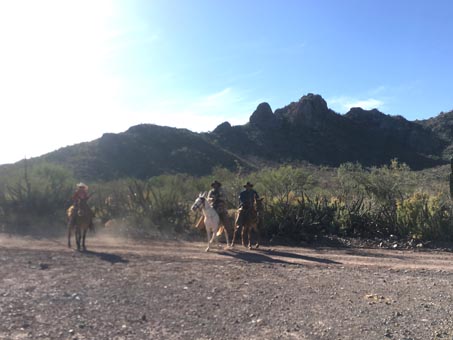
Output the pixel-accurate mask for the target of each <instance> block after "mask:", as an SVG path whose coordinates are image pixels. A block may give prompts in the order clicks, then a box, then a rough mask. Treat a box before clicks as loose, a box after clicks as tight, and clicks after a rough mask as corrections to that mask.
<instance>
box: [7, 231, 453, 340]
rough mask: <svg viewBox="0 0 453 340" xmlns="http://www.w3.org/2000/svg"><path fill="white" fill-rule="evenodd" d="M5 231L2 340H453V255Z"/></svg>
mask: <svg viewBox="0 0 453 340" xmlns="http://www.w3.org/2000/svg"><path fill="white" fill-rule="evenodd" d="M87 246H88V251H87V252H77V251H75V250H73V249H68V248H67V246H66V240H65V239H49V238H46V239H39V240H37V239H33V238H17V237H9V236H7V235H3V236H1V237H0V339H451V337H452V335H453V319H452V313H453V308H452V307H451V306H452V302H453V301H452V296H453V284H452V282H453V254H452V253H449V252H437V251H398V250H381V249H379V250H377V249H357V248H344V249H332V248H324V249H317V248H291V247H280V246H278V247H272V248H270V247H263V248H262V249H259V250H246V249H245V248H243V247H242V246H239V245H238V246H235V248H234V249H225V248H224V247H222V248H215V247H214V249H213V250H212V251H211V252H209V253H206V252H204V249H205V246H206V245H205V243H202V242H177V241H171V242H170V241H166V242H157V241H146V240H143V241H124V240H123V239H121V238H119V237H111V236H108V235H102V234H101V235H98V236H97V237H95V238H93V237H91V236H89V237H88V238H87Z"/></svg>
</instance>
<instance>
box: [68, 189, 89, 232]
mask: <svg viewBox="0 0 453 340" xmlns="http://www.w3.org/2000/svg"><path fill="white" fill-rule="evenodd" d="M90 196H91V195H89V194H88V185H86V184H85V183H82V182H80V183H79V184H77V189H76V191H75V192H74V194H73V195H72V198H71V201H72V206H73V209H72V211H71V216H70V225H74V223H75V217H76V216H77V214H78V213H79V203H80V201H82V200H88V199H89V198H90ZM92 227H93V226H92V223H91V225H90V229H92Z"/></svg>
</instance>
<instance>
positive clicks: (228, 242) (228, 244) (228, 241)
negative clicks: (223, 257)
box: [223, 226, 230, 248]
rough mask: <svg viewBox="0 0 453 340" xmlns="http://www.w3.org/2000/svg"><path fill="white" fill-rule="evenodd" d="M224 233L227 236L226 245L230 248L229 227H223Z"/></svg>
mask: <svg viewBox="0 0 453 340" xmlns="http://www.w3.org/2000/svg"><path fill="white" fill-rule="evenodd" d="M223 232H224V234H225V241H226V245H227V248H228V247H229V246H230V240H229V237H228V231H227V227H226V226H223Z"/></svg>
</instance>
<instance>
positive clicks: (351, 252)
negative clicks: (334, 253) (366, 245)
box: [345, 249, 406, 260]
mask: <svg viewBox="0 0 453 340" xmlns="http://www.w3.org/2000/svg"><path fill="white" fill-rule="evenodd" d="M384 250H387V249H384ZM345 254H347V255H353V256H364V257H376V258H394V259H398V260H404V259H406V257H404V256H400V255H394V254H392V253H391V252H390V250H387V252H386V253H385V254H384V253H374V252H367V251H363V250H360V249H349V250H347V251H345Z"/></svg>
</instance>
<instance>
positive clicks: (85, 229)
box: [82, 228, 88, 251]
mask: <svg viewBox="0 0 453 340" xmlns="http://www.w3.org/2000/svg"><path fill="white" fill-rule="evenodd" d="M87 229H88V228H83V233H82V249H83V251H86V250H87V247H85V236H86V235H87Z"/></svg>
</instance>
